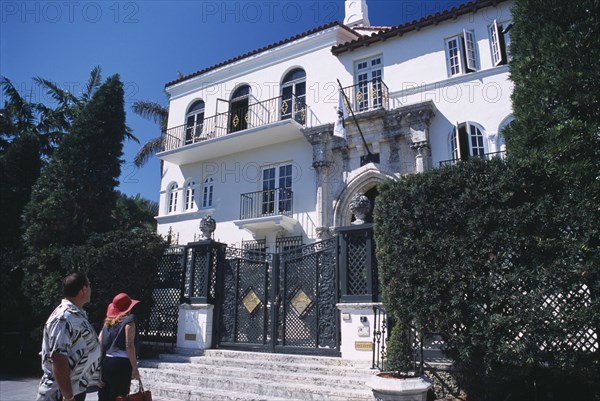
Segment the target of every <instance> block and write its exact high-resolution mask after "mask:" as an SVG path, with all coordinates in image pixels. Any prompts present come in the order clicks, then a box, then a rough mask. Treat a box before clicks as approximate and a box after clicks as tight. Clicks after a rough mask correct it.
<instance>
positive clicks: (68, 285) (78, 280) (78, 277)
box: [62, 272, 90, 298]
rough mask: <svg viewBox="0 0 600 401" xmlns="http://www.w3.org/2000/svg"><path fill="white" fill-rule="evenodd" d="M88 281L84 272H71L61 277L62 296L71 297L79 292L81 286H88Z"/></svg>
mask: <svg viewBox="0 0 600 401" xmlns="http://www.w3.org/2000/svg"><path fill="white" fill-rule="evenodd" d="M89 285H90V282H89V281H88V278H87V275H86V274H85V273H84V272H75V273H71V274H69V275H68V276H65V278H63V282H62V287H63V296H64V297H65V298H73V297H75V296H77V294H79V291H81V289H82V288H83V287H88V286H89Z"/></svg>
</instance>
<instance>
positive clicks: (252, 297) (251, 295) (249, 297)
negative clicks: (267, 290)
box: [242, 290, 260, 313]
mask: <svg viewBox="0 0 600 401" xmlns="http://www.w3.org/2000/svg"><path fill="white" fill-rule="evenodd" d="M242 303H243V304H244V306H245V307H246V310H247V311H248V313H252V312H254V310H255V309H256V307H257V306H258V305H260V298H258V296H257V295H256V293H255V292H254V291H253V290H250V291H248V293H246V295H245V296H244V298H243V299H242Z"/></svg>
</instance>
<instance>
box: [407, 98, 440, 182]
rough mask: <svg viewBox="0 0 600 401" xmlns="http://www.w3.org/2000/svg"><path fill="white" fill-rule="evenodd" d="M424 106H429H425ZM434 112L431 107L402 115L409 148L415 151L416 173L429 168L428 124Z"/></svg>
mask: <svg viewBox="0 0 600 401" xmlns="http://www.w3.org/2000/svg"><path fill="white" fill-rule="evenodd" d="M426 106H429V105H428V104H426ZM434 114H435V111H434V109H433V107H432V106H429V107H421V108H420V109H417V110H411V111H409V112H407V113H406V114H405V115H404V121H405V123H406V124H407V126H408V128H409V132H410V140H411V142H412V145H411V148H412V149H413V150H414V151H415V166H416V171H417V172H419V173H421V172H423V171H426V170H429V169H430V168H431V149H430V147H429V124H430V123H431V119H432V118H433V116H434Z"/></svg>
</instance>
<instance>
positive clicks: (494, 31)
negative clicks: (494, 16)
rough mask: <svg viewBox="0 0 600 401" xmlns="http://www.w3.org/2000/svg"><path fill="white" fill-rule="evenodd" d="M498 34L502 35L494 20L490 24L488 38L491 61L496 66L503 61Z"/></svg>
mask: <svg viewBox="0 0 600 401" xmlns="http://www.w3.org/2000/svg"><path fill="white" fill-rule="evenodd" d="M500 35H502V32H500V29H499V28H498V22H497V21H496V20H494V23H493V24H492V25H491V26H490V40H491V41H492V62H493V63H494V65H496V66H498V65H500V64H502V63H504V62H505V60H504V54H502V45H501V44H500Z"/></svg>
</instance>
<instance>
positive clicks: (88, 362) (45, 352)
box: [37, 272, 102, 401]
mask: <svg viewBox="0 0 600 401" xmlns="http://www.w3.org/2000/svg"><path fill="white" fill-rule="evenodd" d="M62 286H63V296H64V299H63V300H62V302H61V304H60V305H58V306H57V307H56V309H54V312H52V314H51V315H50V317H49V318H48V321H47V322H46V325H45V326H44V340H43V343H42V353H41V354H42V370H43V371H44V375H43V376H42V380H41V381H40V387H39V390H38V396H37V401H84V400H85V394H86V389H87V387H88V386H90V385H93V384H97V383H98V382H99V378H100V359H101V356H102V351H101V349H100V343H99V342H98V336H97V335H96V331H95V330H94V328H93V327H92V325H91V324H90V322H89V321H88V319H87V314H86V313H85V311H84V310H83V305H85V304H87V303H88V302H90V297H91V294H92V289H91V288H90V282H89V281H88V278H87V276H86V274H85V273H83V272H75V273H72V274H69V275H68V276H66V277H65V278H64V279H63V282H62Z"/></svg>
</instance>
